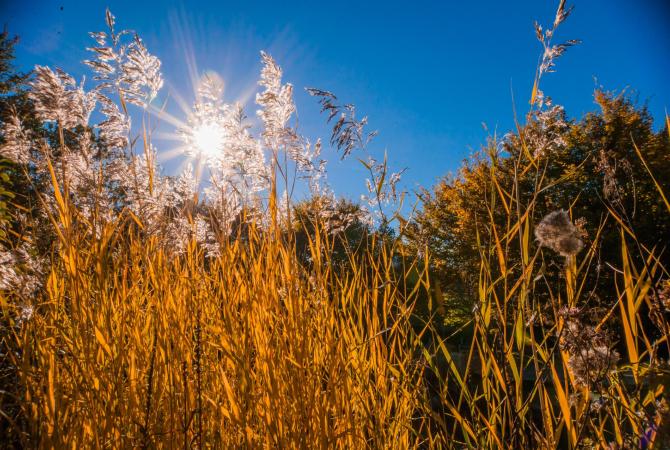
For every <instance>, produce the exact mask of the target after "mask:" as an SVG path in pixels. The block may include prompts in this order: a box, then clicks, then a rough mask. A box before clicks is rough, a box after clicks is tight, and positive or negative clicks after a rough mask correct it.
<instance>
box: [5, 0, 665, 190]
mask: <svg viewBox="0 0 670 450" xmlns="http://www.w3.org/2000/svg"><path fill="white" fill-rule="evenodd" d="M556 3H557V2H556V1H545V0H535V1H531V0H522V1H516V2H503V1H488V0H487V1H472V2H467V1H458V2H455V1H440V2H438V1H420V0H419V1H413V2H394V1H370V2H364V1H360V0H359V1H356V2H351V1H338V2H315V1H312V2H304V3H300V2H291V1H288V0H283V1H273V2H260V1H255V0H245V1H238V2H229V1H226V0H218V1H206V2H195V1H193V2H181V1H165V2H162V1H161V2H159V1H151V0H149V1H146V0H135V1H115V2H109V1H108V2H103V1H99V0H88V1H85V2H84V1H82V2H74V1H71V0H60V1H57V2H54V1H41V0H31V1H12V2H8V1H7V0H3V1H1V2H0V4H1V6H0V18H2V21H3V22H5V23H6V24H7V26H8V28H9V31H10V32H12V33H16V34H18V35H20V36H21V39H22V40H21V43H20V45H19V47H18V52H17V53H18V65H19V67H21V68H23V69H29V68H31V67H32V66H33V65H35V64H42V65H52V66H59V67H61V68H63V69H64V70H66V71H68V72H70V73H72V74H73V75H75V76H81V75H82V74H84V73H85V69H84V68H83V66H82V65H81V64H80V63H79V61H80V60H82V59H84V58H85V57H86V56H87V55H86V52H85V51H84V48H85V47H86V46H89V45H91V44H92V41H91V40H90V38H89V37H88V35H87V32H88V31H97V30H103V29H104V28H105V25H104V10H105V7H106V6H109V7H110V9H111V10H112V12H113V13H114V14H115V15H116V16H117V27H119V28H130V29H134V30H136V31H137V32H138V33H139V34H140V36H142V38H143V39H144V40H145V42H146V44H147V46H148V48H149V50H150V51H151V52H152V53H154V54H155V55H157V56H158V57H160V58H161V60H162V61H163V68H164V75H165V78H166V87H165V91H164V94H165V93H167V92H171V93H172V95H174V94H178V95H180V96H182V97H184V98H185V100H186V101H187V102H191V101H192V99H193V94H192V89H191V87H190V78H189V74H188V70H187V67H188V65H187V64H186V63H185V59H184V55H185V54H190V55H192V56H193V58H194V60H195V62H196V64H197V67H198V70H199V71H200V72H203V71H205V70H213V71H216V72H218V73H219V74H221V75H222V77H223V78H224V80H225V81H226V83H227V88H226V92H227V99H228V100H235V99H238V98H249V99H250V103H249V107H248V114H249V115H250V116H253V115H254V111H255V107H254V105H253V97H250V96H249V93H250V92H251V90H252V89H253V88H254V87H255V82H256V79H257V77H258V72H259V69H260V64H259V62H258V52H259V51H260V50H262V49H265V50H267V51H269V52H270V53H271V54H272V55H273V56H275V58H276V59H277V60H278V62H279V63H280V64H281V65H282V66H283V68H284V72H285V79H286V80H287V81H290V82H291V83H293V84H294V85H295V86H296V103H297V105H298V109H299V112H300V120H301V127H302V131H303V132H304V133H305V134H307V135H308V136H311V137H314V138H315V137H318V136H322V137H327V128H326V127H325V126H323V124H322V119H323V117H317V115H316V113H317V111H318V106H317V105H316V104H315V102H314V99H312V98H311V97H309V96H307V94H306V93H305V92H304V91H303V90H302V89H301V88H303V87H306V86H313V87H319V88H322V89H327V90H330V91H333V92H334V93H336V94H337V95H338V96H339V97H340V98H341V99H342V100H343V101H346V102H353V103H355V104H356V105H357V106H358V108H359V110H360V111H361V112H362V113H365V114H367V115H368V116H369V119H370V124H371V127H372V128H373V129H378V130H379V131H380V135H379V137H378V138H377V139H376V140H375V141H374V145H373V147H374V148H375V149H376V150H377V151H381V152H383V151H384V149H387V150H388V153H389V161H390V163H391V164H392V165H393V166H394V167H395V168H402V167H407V168H408V172H407V173H406V175H405V186H406V187H407V188H408V189H410V190H412V189H414V188H415V187H416V186H417V185H419V184H420V185H422V186H429V185H431V184H432V183H433V182H434V181H435V180H436V179H437V178H438V177H440V176H442V175H444V174H446V173H448V172H450V171H454V170H455V169H456V168H457V167H458V165H459V164H460V162H461V161H462V159H463V158H464V157H466V156H467V155H468V154H470V153H471V152H472V151H473V150H475V149H477V148H478V147H479V146H480V145H481V143H483V142H484V141H485V139H486V136H487V132H486V131H484V130H483V127H482V123H486V125H487V126H488V129H489V132H491V131H493V130H496V129H497V130H498V132H499V133H501V134H502V133H504V132H506V131H508V130H509V129H510V128H511V127H512V122H513V119H512V118H513V116H512V95H511V92H512V91H513V92H514V96H515V98H516V104H517V108H518V109H519V110H520V111H525V108H526V107H527V99H528V97H529V93H530V90H531V86H532V78H533V75H534V69H535V65H536V62H537V58H538V55H539V53H540V44H539V43H538V42H537V41H536V39H535V36H534V31H533V21H534V20H535V19H537V20H538V21H540V23H544V24H548V23H550V22H551V21H552V19H553V14H554V10H555V7H556ZM61 7H62V8H61ZM563 39H581V40H583V44H581V45H580V46H578V47H575V48H572V49H570V50H569V51H568V53H567V54H566V55H565V56H564V57H563V58H561V59H560V60H559V62H558V72H557V73H553V74H549V75H548V76H547V77H546V79H545V81H544V85H543V90H544V91H545V93H546V94H547V95H550V96H551V97H552V98H554V100H555V101H556V102H558V103H561V104H563V105H565V107H566V110H567V112H568V114H569V115H570V116H572V117H580V116H582V115H583V114H584V113H586V112H588V111H591V110H594V109H595V105H594V103H593V90H594V88H595V87H596V86H598V85H602V86H603V87H605V88H606V89H609V90H620V89H622V88H625V87H630V88H632V89H634V90H635V91H636V92H637V93H638V97H639V99H640V102H645V101H648V105H649V107H650V110H651V112H652V113H653V114H654V116H655V117H656V118H657V120H658V121H659V123H660V119H662V117H663V116H664V114H665V110H666V108H667V109H670V88H669V86H670V2H666V1H662V0H638V1H633V0H630V1H624V0H583V1H576V2H575V11H574V13H573V15H572V16H571V17H570V18H569V19H568V21H567V22H566V23H565V24H564V25H563V26H562V28H561V30H560V32H559V34H558V36H557V39H556V41H559V40H563ZM170 110H171V111H172V112H173V113H175V114H177V115H180V114H181V115H183V113H181V112H180V110H179V108H178V107H177V105H176V104H175V102H172V104H171V105H170ZM167 128H168V129H169V126H167ZM163 145H164V146H167V147H169V145H170V144H168V143H166V144H163ZM164 150H165V148H164ZM327 156H328V159H329V160H331V161H333V164H332V165H331V168H330V173H331V174H330V179H331V182H332V184H333V186H334V187H335V189H336V191H338V192H340V193H345V194H349V195H357V194H360V192H361V189H362V183H361V181H360V180H359V178H360V177H358V176H357V175H358V173H360V175H361V176H362V175H363V172H362V169H361V168H360V167H358V165H357V164H358V163H354V162H353V161H352V162H349V163H338V162H336V161H337V160H338V157H337V156H335V155H333V154H332V153H330V154H328V155H327ZM164 166H165V168H166V170H167V171H170V170H174V168H175V167H176V166H177V164H176V163H175V162H166V163H164ZM352 173H353V174H354V175H356V176H353V175H352Z"/></svg>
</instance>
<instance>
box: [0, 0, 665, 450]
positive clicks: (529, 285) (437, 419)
mask: <svg viewBox="0 0 670 450" xmlns="http://www.w3.org/2000/svg"><path fill="white" fill-rule="evenodd" d="M570 11H571V10H570V8H568V7H567V6H566V4H565V2H564V1H561V2H560V4H559V5H558V8H557V12H556V16H555V18H553V22H552V23H551V25H550V26H549V27H547V28H542V27H540V26H539V25H537V26H536V34H537V38H538V40H539V41H540V43H541V45H542V53H541V57H540V61H539V64H538V68H537V73H536V77H535V84H534V86H533V87H532V90H531V92H530V93H529V94H530V95H529V98H528V100H529V102H528V103H527V104H528V105H529V106H528V111H527V113H525V115H524V116H523V117H520V118H518V120H517V128H516V130H513V131H512V132H510V134H509V135H505V136H503V137H492V139H491V141H490V142H489V143H487V144H486V145H485V146H484V147H483V148H482V151H481V153H480V154H478V155H477V157H473V158H472V159H471V160H470V161H469V162H468V163H467V164H466V165H465V166H464V167H463V169H462V170H461V172H460V173H459V175H458V176H457V177H456V178H455V179H453V180H445V182H444V184H443V185H442V186H441V187H437V188H433V190H432V191H431V190H426V191H425V192H424V193H423V195H419V201H418V204H417V206H416V209H417V210H419V211H420V212H419V213H418V215H417V216H407V215H406V214H405V213H404V211H406V210H407V208H403V202H404V201H407V200H406V199H407V197H408V193H405V192H401V191H400V189H399V188H398V183H399V180H400V178H401V176H402V171H397V172H392V169H391V168H390V167H389V166H388V164H387V160H386V158H384V159H383V160H381V158H378V159H375V158H374V157H373V156H372V153H371V151H370V147H371V146H373V145H374V134H375V133H374V132H369V131H368V126H367V118H360V117H359V115H357V110H356V108H355V107H354V106H353V105H350V104H345V103H342V102H341V101H340V100H339V99H338V97H336V96H335V95H334V94H333V93H330V92H328V91H324V90H319V89H310V90H309V93H310V94H311V95H312V96H314V99H315V101H317V102H319V104H320V105H321V107H322V113H323V118H324V121H325V122H326V123H327V124H329V127H330V129H331V136H330V137H329V139H328V140H327V142H325V143H323V144H322V143H321V141H319V140H316V141H310V140H309V139H308V138H306V137H304V136H302V135H300V134H299V132H298V128H297V125H296V123H295V113H296V111H295V104H294V103H293V86H292V85H290V84H288V83H285V82H284V81H283V79H282V70H281V67H280V65H279V64H278V62H277V61H275V60H274V59H273V58H272V56H270V55H269V54H267V53H261V62H262V65H263V70H262V72H261V75H260V81H259V92H258V94H257V95H256V99H255V103H256V107H257V112H256V114H257V117H258V120H259V121H260V123H261V124H262V127H261V129H259V130H256V129H253V128H252V127H250V126H249V124H248V121H247V120H246V119H245V112H244V107H245V105H239V104H227V103H225V102H224V101H223V99H222V98H221V92H222V87H221V85H220V84H219V80H216V79H214V78H204V79H203V80H202V83H201V86H200V90H199V95H198V99H197V101H196V104H195V105H194V108H193V111H192V114H191V116H190V117H189V118H188V121H187V123H185V124H184V126H183V127H182V128H181V129H179V130H177V133H178V134H179V136H180V137H181V139H182V140H183V146H184V147H183V151H184V154H186V155H187V156H189V157H191V158H192V159H193V161H194V163H195V164H194V165H193V166H188V167H187V168H186V169H185V171H184V172H183V173H182V174H179V175H175V176H168V175H166V174H163V173H162V172H161V169H160V167H159V165H158V164H157V161H156V155H157V151H158V150H157V149H156V148H155V147H154V146H153V145H152V127H151V122H152V121H153V120H157V119H156V117H157V116H156V114H152V111H154V110H160V106H156V105H155V102H154V99H155V98H156V96H157V94H158V93H159V92H160V90H161V89H162V85H163V79H162V75H161V62H160V61H159V60H158V59H157V58H156V57H155V56H153V55H152V54H151V53H150V52H149V50H148V49H147V48H146V47H145V45H144V43H143V41H142V40H141V39H140V38H139V37H138V36H136V35H134V34H132V33H131V32H127V31H119V30H118V29H117V28H118V27H117V24H116V18H115V17H114V16H113V15H112V13H111V12H109V11H107V13H106V17H105V21H106V25H107V28H106V30H105V31H103V32H96V33H91V38H92V44H91V45H92V48H91V59H90V60H88V61H85V64H86V65H87V66H88V67H89V68H90V70H91V71H92V74H93V80H94V81H93V86H94V87H92V88H91V89H89V90H86V89H84V87H83V85H81V84H78V83H77V82H76V81H75V80H74V79H73V78H72V77H71V76H69V75H68V74H66V73H64V72H62V71H60V70H57V69H52V68H49V67H43V66H37V67H36V68H35V70H34V71H33V73H32V74H26V75H21V74H13V75H11V76H10V72H11V64H10V63H11V52H12V47H13V45H14V42H13V41H12V40H11V38H10V37H9V35H8V34H7V32H5V33H4V34H3V36H2V45H1V46H0V47H1V48H2V52H1V54H2V56H3V58H2V64H1V65H0V67H1V68H2V71H3V77H2V83H3V94H5V96H4V97H3V99H2V102H3V105H2V143H1V144H0V156H2V158H3V159H1V160H0V170H2V173H1V174H0V177H1V178H0V180H1V181H0V226H1V231H0V262H1V265H0V306H1V308H2V312H1V317H0V327H2V333H1V335H0V434H1V435H2V436H4V438H2V442H1V443H0V446H1V447H3V448H54V449H60V448H146V449H149V448H355V449H358V448H375V449H376V448H398V449H408V448H453V449H462V448H477V449H489V448H491V449H493V448H500V449H510V448H515V449H516V448H528V449H531V448H538V449H539V448H542V449H556V448H570V449H587V448H589V449H590V448H593V449H596V448H599V449H631V448H647V449H649V448H659V449H662V448H668V447H667V446H670V429H669V428H668V420H670V405H668V403H667V393H666V391H665V389H666V387H667V386H668V384H669V383H670V366H669V365H668V353H669V352H668V350H669V349H668V345H669V342H668V337H669V335H670V334H669V333H670V321H669V319H670V316H669V315H668V311H670V281H669V280H670V273H669V272H668V267H667V264H668V263H669V262H670V260H669V259H668V255H667V248H665V246H666V245H667V242H666V243H665V245H663V243H662V242H661V244H658V242H657V241H655V240H654V239H655V238H657V237H658V236H666V235H664V234H663V233H667V232H668V230H670V201H669V200H668V197H667V195H668V194H667V192H668V188H669V187H670V185H669V184H668V181H667V180H666V178H667V174H668V173H670V172H667V171H668V170H670V159H669V158H670V157H668V156H667V155H670V153H669V152H668V150H670V121H669V120H668V119H667V118H666V123H665V124H664V128H663V129H662V130H661V131H660V132H654V131H653V129H652V128H651V123H650V119H649V118H648V116H645V113H644V111H641V110H640V109H639V108H637V107H635V106H634V105H633V104H632V103H631V102H629V101H628V100H627V99H626V98H625V97H624V96H617V95H609V94H606V93H599V94H597V99H598V101H599V104H601V106H602V107H603V110H602V112H601V113H595V114H594V115H593V116H591V117H590V118H586V119H585V122H575V121H571V120H568V119H566V117H565V113H564V112H563V111H562V109H561V108H560V107H558V106H556V105H553V104H552V103H551V100H550V99H549V98H548V97H546V96H545V95H544V93H543V92H542V89H541V86H542V83H541V82H542V79H543V77H544V76H546V74H547V73H548V72H551V71H553V69H554V67H555V63H556V61H557V60H558V58H560V57H561V56H562V55H563V53H564V52H566V51H568V50H569V48H570V47H571V46H573V45H577V44H578V42H577V41H566V42H564V43H560V44H554V43H553V42H552V39H553V38H554V34H555V32H556V30H557V29H558V28H559V26H560V25H561V24H562V23H563V22H564V21H565V20H566V19H567V17H568V16H569V14H570ZM129 19H130V18H126V19H125V20H129ZM557 76H560V74H558V75H557ZM524 103H525V102H524ZM246 106H247V107H248V105H246ZM158 117H160V115H159V114H158ZM92 118H100V119H101V120H100V121H98V122H97V123H92V122H93V120H92ZM138 118H139V120H138ZM133 119H134V120H135V122H139V124H138V123H135V124H133V127H131V121H132V120H133ZM594 124H597V125H598V127H596V125H594ZM589 126H591V128H589ZM580 127H581V128H580ZM635 127H638V128H635ZM645 127H646V128H645ZM131 130H132V131H133V132H131ZM138 130H139V131H138ZM639 130H643V131H644V132H642V131H639ZM645 130H646V131H645ZM638 131H639V132H638ZM133 133H134V134H133ZM580 133H581V134H580ZM577 142H578V143H582V144H580V145H577V144H574V143H577ZM584 142H586V143H588V144H589V145H592V147H593V148H594V149H595V150H593V151H592V152H591V153H588V152H585V151H584V152H581V153H580V152H575V151H573V149H574V148H578V149H580V151H581V149H583V148H587V147H588V145H586V144H584ZM573 144H574V145H573ZM322 147H323V148H322ZM615 147H616V148H617V149H618V148H622V149H624V150H622V152H624V151H625V152H626V153H625V155H624V156H621V154H620V153H616V152H615V151H614V150H611V149H614V148H615ZM588 148H591V147H588ZM610 150H611V151H610ZM328 152H332V153H333V154H335V155H336V157H343V158H348V157H359V158H360V161H361V164H363V166H364V167H365V169H366V171H367V172H368V173H369V175H368V176H369V178H368V179H367V180H361V181H366V185H367V190H368V193H367V195H366V196H365V198H364V199H363V200H364V201H362V202H361V203H360V204H359V203H355V202H351V201H347V200H346V199H342V198H338V197H337V195H336V194H335V193H334V192H332V190H331V189H330V188H329V186H328V183H327V163H326V161H325V156H324V155H325V154H327V153H328ZM608 152H609V153H608ZM566 155H569V156H570V158H573V159H568V157H567V156H566ZM566 161H567V162H566ZM559 163H560V164H559ZM557 164H558V165H557ZM595 167H597V168H598V170H599V171H600V172H599V173H600V175H599V176H598V177H596V176H592V175H591V173H592V170H596V169H592V168H595ZM633 175H634V176H633ZM633 178H634V179H635V180H636V181H635V182H634V188H630V186H631V185H630V184H629V183H630V180H631V179H633ZM627 183H628V184H627ZM298 185H299V186H302V191H304V192H307V193H308V195H307V197H306V198H296V197H297V196H296V195H295V192H297V190H296V188H295V187H296V186H298ZM473 198H476V201H475V200H472V199H473ZM446 205H451V206H450V208H451V209H449V208H448V207H447V206H446ZM458 208H461V209H458ZM638 210H639V211H638ZM589 211H590V212H591V213H593V217H591V218H590V220H589V221H581V220H580V217H582V213H583V214H586V212H589ZM653 227H657V228H653ZM650 230H657V231H653V232H652V231H650ZM658 230H660V231H658ZM440 233H445V236H444V237H442V234H440ZM436 239H440V241H439V242H437V243H436ZM463 248H467V251H465V250H462V249H463ZM459 249H460V250H459ZM441 251H443V252H444V254H442V253H440V252H441ZM605 253H606V254H607V258H605V257H604V256H603V255H604V254H605ZM445 255H446V256H445ZM450 264H453V265H455V266H456V267H455V269H453V270H452V269H451V267H452V266H451V265H450ZM456 269H458V270H456ZM449 277H451V278H449ZM456 277H458V281H453V282H452V281H450V280H456ZM459 283H460V284H459ZM461 284H462V285H463V286H464V287H462V288H461V287H460V286H461ZM455 286H459V288H458V289H456V287H455ZM457 313H458V314H457Z"/></svg>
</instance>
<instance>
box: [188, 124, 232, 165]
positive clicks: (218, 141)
mask: <svg viewBox="0 0 670 450" xmlns="http://www.w3.org/2000/svg"><path fill="white" fill-rule="evenodd" d="M225 138H226V133H225V130H224V129H223V127H221V126H220V125H218V124H216V123H211V122H210V123H203V124H201V125H199V126H197V127H196V128H194V129H193V145H194V146H195V148H196V150H197V152H198V153H199V154H201V155H204V156H206V157H214V156H217V155H218V153H219V152H220V151H221V148H222V147H223V143H224V141H225Z"/></svg>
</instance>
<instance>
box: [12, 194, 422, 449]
mask: <svg viewBox="0 0 670 450" xmlns="http://www.w3.org/2000/svg"><path fill="white" fill-rule="evenodd" d="M59 198H60V199H61V200H60V213H61V214H60V219H54V220H55V223H54V226H55V227H57V229H59V230H60V233H59V243H58V255H57V256H56V255H54V258H55V264H54V266H53V269H52V271H51V273H50V274H49V276H48V281H47V283H46V288H45V291H44V293H43V295H42V296H41V297H40V299H39V303H38V304H37V305H35V307H36V314H35V315H34V316H33V318H32V319H31V320H30V321H27V322H25V323H24V324H23V325H22V326H21V327H19V328H11V335H10V336H7V337H6V340H7V341H9V345H10V347H11V348H12V349H15V350H16V352H15V353H12V355H10V357H9V358H10V361H11V363H12V365H13V366H15V367H16V378H17V382H18V383H19V385H20V386H21V389H20V395H21V398H20V399H16V400H17V402H18V405H19V407H20V413H19V414H17V415H16V416H15V418H14V419H13V420H12V422H13V423H12V426H13V430H12V432H13V436H14V438H15V439H17V441H18V442H20V443H21V444H22V445H23V446H25V447H33V446H37V447H40V448H93V447H94V448H101V447H113V448H128V447H142V448H193V447H197V448H203V447H214V448H230V447H239V446H244V447H247V448H259V447H282V448H286V447H306V448H326V447H346V448H363V447H374V448H378V447H386V446H388V445H390V444H392V445H394V446H397V447H399V448H409V447H415V446H416V445H417V444H418V442H419V438H418V436H417V434H416V427H415V424H414V423H413V420H414V418H415V416H416V411H418V410H419V409H420V399H421V398H422V388H421V367H420V366H419V365H417V364H416V362H415V358H414V355H415V353H416V349H417V346H418V344H419V341H418V338H417V336H416V335H415V334H414V333H413V331H412V329H411V327H410V322H409V320H408V319H409V317H410V315H411V314H412V301H413V300H412V299H413V298H414V297H415V294H411V293H409V294H408V293H406V292H403V291H402V290H400V289H398V287H397V286H398V284H397V283H395V281H396V280H395V275H394V273H395V270H394V268H393V261H392V259H391V258H390V256H389V254H388V253H386V252H385V251H382V252H381V254H378V256H376V257H374V258H373V257H372V256H371V254H369V255H366V256H365V257H363V258H362V259H361V260H359V261H355V262H352V270H351V272H349V273H347V274H346V275H342V274H338V273H337V272H335V271H333V269H332V268H331V266H330V264H329V251H328V249H329V247H330V246H331V245H332V238H330V237H329V235H328V234H326V233H322V232H318V233H316V234H315V237H314V239H313V240H311V241H310V249H311V259H312V261H313V262H314V263H313V264H312V266H311V269H309V270H307V269H305V268H304V266H302V265H301V264H300V263H299V262H298V261H297V259H296V256H295V251H292V250H291V247H290V244H288V243H287V242H286V241H285V240H282V239H281V238H278V237H277V236H271V235H266V234H262V233H261V232H259V231H258V230H257V229H255V228H253V227H252V228H251V229H250V230H248V233H247V234H246V235H245V237H244V239H242V238H241V237H238V238H235V239H232V240H230V241H228V242H226V243H224V244H223V246H222V248H221V255H220V256H219V257H217V258H208V259H205V256H204V254H203V251H202V250H200V249H199V248H198V247H197V246H196V245H194V244H191V245H190V246H189V247H188V250H187V252H186V253H185V254H184V255H183V256H181V257H177V258H175V257H170V256H168V255H166V254H165V253H164V251H163V250H162V249H161V246H160V245H158V243H157V238H150V239H148V240H145V239H141V238H139V236H138V230H137V224H136V223H135V222H133V221H132V220H131V219H126V218H122V217H120V218H119V220H118V221H117V222H116V223H111V224H109V225H107V226H106V227H105V228H104V229H103V230H102V232H101V234H100V235H99V236H98V237H95V238H92V237H91V235H90V234H88V233H85V232H80V231H78V230H75V229H73V228H72V227H71V225H70V224H71V223H72V221H71V220H69V219H68V218H69V217H70V215H71V214H73V211H72V210H71V205H69V204H68V203H67V201H66V200H63V198H64V197H60V196H59ZM370 244H371V245H377V244H376V243H375V242H371V243H370ZM3 295H4V294H3ZM5 301H6V299H5Z"/></svg>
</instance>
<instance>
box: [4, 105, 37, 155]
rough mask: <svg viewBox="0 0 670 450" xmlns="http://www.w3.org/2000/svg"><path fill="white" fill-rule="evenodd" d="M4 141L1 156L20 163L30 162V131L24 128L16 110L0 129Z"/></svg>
mask: <svg viewBox="0 0 670 450" xmlns="http://www.w3.org/2000/svg"><path fill="white" fill-rule="evenodd" d="M0 133H1V134H2V138H3V139H4V141H5V142H4V143H3V144H2V145H1V146H0V156H2V157H4V158H7V159H9V160H10V161H14V162H15V163H19V164H28V163H29V162H30V149H31V148H32V141H31V139H30V134H29V131H28V130H26V129H24V128H23V124H22V123H21V120H20V119H19V118H18V116H17V115H16V113H15V112H14V113H13V114H12V115H10V116H9V119H8V120H7V122H4V123H3V124H2V128H1V129H0Z"/></svg>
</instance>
